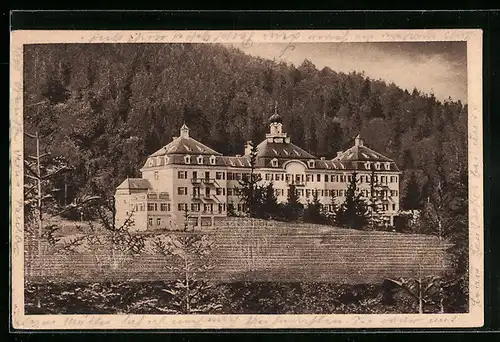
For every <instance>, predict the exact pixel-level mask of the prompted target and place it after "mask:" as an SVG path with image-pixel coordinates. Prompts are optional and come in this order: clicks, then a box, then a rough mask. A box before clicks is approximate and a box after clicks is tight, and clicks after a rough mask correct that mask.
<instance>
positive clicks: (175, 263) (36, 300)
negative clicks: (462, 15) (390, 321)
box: [11, 33, 482, 325]
mask: <svg viewBox="0 0 500 342" xmlns="http://www.w3.org/2000/svg"><path fill="white" fill-rule="evenodd" d="M269 34H270V35H271V33H269ZM92 37H94V39H92ZM92 37H91V36H88V41H85V42H78V40H77V39H74V41H69V42H66V41H62V42H60V43H55V42H39V43H36V42H35V43H28V44H23V46H22V52H20V53H21V56H22V69H20V72H21V73H22V80H21V82H22V83H21V87H20V89H22V94H21V95H20V96H21V97H22V107H21V108H20V115H21V117H20V120H21V121H22V122H21V124H22V130H21V133H20V134H21V135H22V137H21V139H20V141H21V144H22V145H21V147H20V150H21V151H20V152H21V153H22V156H21V157H20V158H21V163H22V177H21V178H22V188H21V189H19V191H21V192H22V194H20V196H21V198H22V214H21V213H19V212H17V211H16V213H15V214H14V213H13V215H18V214H19V216H20V219H22V220H23V224H22V234H21V235H22V251H21V252H22V254H20V255H22V259H21V260H23V265H22V275H21V277H22V279H23V282H22V284H20V285H19V286H21V288H22V289H23V291H22V294H21V295H22V297H23V298H22V301H21V302H22V308H20V309H19V310H20V311H21V312H22V314H23V315H26V316H34V317H35V318H36V317H43V316H45V315H85V317H87V318H88V317H92V315H110V316H113V315H114V317H118V315H121V316H120V317H129V318H130V317H135V316H134V315H148V317H150V316H149V315H157V316H160V315H162V317H163V316H164V315H168V317H176V316H178V315H190V316H189V317H191V315H193V317H196V316H197V315H201V316H204V317H206V316H205V315H213V316H214V317H219V315H223V316H224V317H226V315H231V316H234V317H239V315H256V314H259V315H261V314H266V315H274V316H275V317H279V315H287V317H289V315H340V317H341V316H342V315H353V314H355V315H360V316H359V317H363V315H365V314H371V315H374V316H376V315H396V316H397V315H402V314H414V315H432V317H439V315H446V314H470V313H471V305H475V304H474V303H473V302H471V301H473V300H474V299H471V294H470V287H471V284H472V283H473V281H471V279H470V277H471V265H470V260H471V250H470V246H471V244H472V243H473V242H474V241H471V238H470V236H471V234H470V226H471V224H470V205H471V204H470V203H471V202H470V185H471V174H470V164H471V162H470V158H471V157H470V155H471V153H470V151H471V150H470V149H471V146H470V145H471V143H470V137H471V135H470V132H471V114H470V101H471V100H470V95H471V91H470V89H471V87H470V80H469V77H470V67H471V66H470V61H468V42H467V41H466V40H460V39H456V40H448V41H445V40H444V39H443V40H429V41H424V40H420V41H418V40H417V41H412V40H411V39H407V40H400V41H397V40H393V41H387V40H380V41H377V40H376V39H373V41H370V40H368V41H354V39H351V40H349V39H345V41H335V39H331V40H332V41H328V40H327V39H314V36H311V35H309V36H308V38H307V39H300V38H299V37H302V38H304V37H306V35H305V34H304V35H302V36H299V37H296V36H292V37H295V40H294V41H291V40H287V39H286V35H285V36H284V37H285V39H282V37H279V36H278V35H276V36H272V35H271V36H268V38H267V39H261V41H259V40H258V39H253V40H252V39H249V38H248V37H247V38H243V37H242V38H241V39H240V38H238V37H234V36H233V37H226V39H224V37H223V38H220V36H217V39H213V38H214V37H213V36H212V37H211V38H210V39H208V40H207V39H203V36H202V35H200V37H198V38H200V39H196V37H195V38H194V39H192V40H191V41H189V40H187V41H183V39H182V36H180V37H177V38H179V39H178V41H161V39H157V40H156V41H154V42H151V41H137V42H136V41H133V42H131V41H127V40H123V39H115V40H116V41H110V40H111V39H102V37H101V39H99V38H95V37H96V36H95V35H94V36H92ZM110 37H111V36H110ZM264 37H265V36H264ZM238 39H240V41H238ZM146 40H147V39H146ZM158 40H160V41H159V42H158ZM469 49H470V46H469ZM478 53H479V54H480V53H481V51H478ZM469 54H470V51H469ZM468 68H469V69H468ZM480 97H481V93H479V94H478V100H479V101H480V100H481V98H480ZM476 110H477V108H476ZM479 120H481V113H480V112H479ZM479 125H480V123H479ZM476 133H477V132H476ZM11 134H12V131H11ZM481 139H482V138H481V137H480V138H479V140H481ZM476 143H477V141H476ZM479 151H480V150H479ZM16 165H17V164H16ZM481 168H482V166H481ZM480 186H481V188H479V190H480V191H481V194H482V183H481V185H480ZM13 187H15V184H13ZM474 205H475V206H476V207H477V206H478V205H479V203H478V202H475V203H474ZM480 211H481V212H482V207H481V208H480ZM479 224H480V225H481V226H480V227H477V229H479V230H482V222H480V223H479ZM13 229H14V228H13ZM14 230H15V229H14ZM13 234H16V232H14V233H13ZM13 241H21V240H15V239H14V238H13ZM13 243H14V242H13ZM481 243H482V240H481ZM480 247H482V245H481V246H480ZM480 247H479V248H480ZM13 248H14V247H13ZM479 250H481V249H479ZM21 252H20V253H21ZM478 265H481V264H478ZM481 267H482V266H481ZM480 270H481V272H482V268H481V269H480ZM18 293H19V292H18ZM13 300H15V298H13ZM476 304H477V303H476ZM481 304H482V303H481ZM89 315H90V316H89ZM71 317H80V316H71ZM95 317H101V316H95ZM103 317H104V316H103ZM106 317H107V316H106ZM137 317H140V316H137ZM221 317H222V316H221ZM249 317H251V316H249ZM332 317H333V316H332ZM335 317H337V316H335ZM426 317H427V316H426ZM453 317H455V316H453ZM122 319H123V318H122ZM130 319H133V318H130ZM431 319H432V318H431ZM448 323H449V322H448ZM443 324H444V325H446V324H447V322H443Z"/></svg>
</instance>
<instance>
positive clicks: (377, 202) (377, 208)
mask: <svg viewBox="0 0 500 342" xmlns="http://www.w3.org/2000/svg"><path fill="white" fill-rule="evenodd" d="M381 193H382V187H381V186H380V184H379V182H378V176H377V175H376V174H375V170H373V169H372V171H371V173H370V191H369V194H368V195H369V198H368V207H369V208H370V209H369V211H370V226H371V229H377V228H380V227H381V226H382V225H383V221H382V218H381V216H380V212H381V211H382V205H383V201H382V198H381Z"/></svg>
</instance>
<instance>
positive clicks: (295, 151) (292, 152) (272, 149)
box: [257, 139, 316, 159]
mask: <svg viewBox="0 0 500 342" xmlns="http://www.w3.org/2000/svg"><path fill="white" fill-rule="evenodd" d="M257 157H259V158H286V159H315V158H316V157H315V156H313V155H312V154H310V153H309V152H307V151H305V150H303V149H302V148H300V147H298V146H297V145H294V144H292V143H275V142H268V141H267V139H266V140H264V141H263V142H261V143H260V144H259V145H257Z"/></svg>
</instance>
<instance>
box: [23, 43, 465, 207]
mask: <svg viewBox="0 0 500 342" xmlns="http://www.w3.org/2000/svg"><path fill="white" fill-rule="evenodd" d="M24 61H25V65H24V75H25V80H24V94H25V95H24V103H25V121H24V122H25V131H26V132H29V133H34V132H35V131H37V130H40V132H41V134H42V136H45V138H44V139H42V144H43V146H44V147H46V148H47V149H49V150H50V151H52V152H53V153H54V154H55V155H59V156H62V157H64V158H65V159H66V160H67V161H68V162H69V164H70V165H71V166H72V167H73V168H74V170H73V171H72V172H71V173H69V174H65V175H64V176H61V177H60V179H58V181H57V182H58V184H59V186H58V187H59V188H60V189H63V186H64V188H65V189H66V191H59V192H58V196H59V200H60V201H63V196H64V197H65V199H64V201H68V202H69V201H71V200H72V199H73V198H74V197H75V196H77V195H79V194H82V193H87V194H105V195H107V196H110V195H112V193H113V191H114V188H115V187H116V186H117V185H118V184H119V183H120V182H122V181H123V179H124V178H125V177H127V176H129V177H137V176H139V170H138V169H139V167H140V166H142V164H143V162H144V160H145V157H146V156H147V155H148V154H150V153H152V152H154V151H155V150H157V149H159V148H160V147H161V146H163V145H165V144H167V143H168V142H170V141H171V139H172V136H176V135H178V130H179V127H180V126H181V125H182V123H183V122H186V124H187V125H188V126H189V127H190V129H191V130H192V135H193V136H194V137H195V138H196V139H198V140H200V141H202V142H203V143H205V144H207V145H209V146H211V147H213V148H214V149H216V150H218V151H219V152H221V153H224V154H236V153H242V152H243V145H244V142H245V140H248V139H251V138H256V139H258V140H260V139H263V138H264V134H265V133H266V131H267V129H268V127H267V120H268V118H269V116H270V115H271V114H272V112H273V110H274V103H275V101H277V103H278V110H279V113H280V114H281V115H282V116H283V118H284V125H285V129H286V131H287V132H288V133H289V134H290V135H291V136H292V141H293V142H294V143H295V144H297V145H299V146H301V147H303V148H305V149H307V150H308V151H310V152H311V153H313V154H315V155H317V156H326V157H333V156H335V154H336V152H337V151H339V150H342V149H345V148H347V147H348V146H350V145H351V144H352V143H353V138H354V136H355V135H356V134H358V133H361V134H362V135H363V136H364V138H365V141H366V144H367V145H368V146H370V147H372V148H374V149H375V150H377V151H380V152H381V153H383V154H385V155H387V156H389V157H391V158H393V159H394V160H396V162H397V163H398V165H399V167H400V169H402V170H404V171H405V174H404V181H403V186H402V189H401V190H402V191H403V192H404V191H405V182H406V181H407V180H408V179H409V178H410V177H408V174H409V173H411V172H413V171H416V172H417V174H418V175H419V177H418V180H419V186H420V187H421V188H422V187H423V188H424V193H425V189H428V188H429V186H430V185H429V180H430V179H431V178H435V179H440V177H442V178H443V180H446V181H451V180H452V178H453V177H455V175H456V173H457V171H462V172H461V176H464V172H465V177H466V165H467V159H466V158H467V153H466V151H467V145H466V143H467V140H466V139H467V106H466V105H464V104H462V103H460V102H455V101H452V100H451V99H449V100H448V101H444V102H440V101H437V100H436V98H435V97H434V96H433V95H432V94H430V95H429V94H422V93H420V92H419V91H418V90H416V89H410V90H405V89H401V88H398V87H397V85H394V84H386V83H384V82H383V81H380V80H371V79H368V78H367V77H365V76H364V75H363V73H351V74H343V73H337V72H335V71H334V70H331V69H329V68H324V69H322V70H317V69H316V68H315V66H314V65H313V64H312V63H311V62H309V61H304V62H303V63H302V64H301V65H300V66H297V67H296V66H293V65H286V64H283V63H281V64H278V63H275V62H273V61H269V60H263V59H259V58H255V57H251V56H248V55H245V54H244V53H242V52H240V51H239V50H236V49H228V48H226V47H223V46H218V45H204V44H185V45H182V44H175V45H174V44H156V45H155V44H130V45H127V44H121V45H116V44H64V45H63V44H61V45H33V46H28V47H25V59H24ZM409 68H411V66H409ZM360 72H361V70H360ZM51 132H52V134H50V133H51ZM49 134H50V135H49ZM47 135H48V136H47ZM32 144H33V141H32V140H29V139H28V140H26V150H30V149H32V148H33V146H32ZM433 184H434V185H435V184H437V183H436V182H434V183H433ZM63 192H64V194H65V195H64V194H63ZM428 194H429V193H428ZM403 195H404V193H403Z"/></svg>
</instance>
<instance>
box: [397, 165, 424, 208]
mask: <svg viewBox="0 0 500 342" xmlns="http://www.w3.org/2000/svg"><path fill="white" fill-rule="evenodd" d="M401 206H402V207H403V209H405V210H419V209H422V194H421V191H420V187H419V185H418V181H417V177H416V176H415V173H414V172H412V173H411V176H410V179H409V181H408V184H407V185H406V188H405V195H404V197H403V199H402V201H401Z"/></svg>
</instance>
